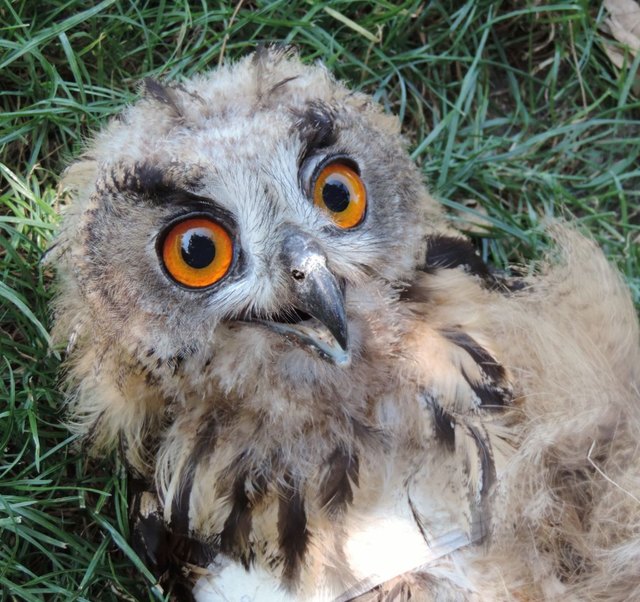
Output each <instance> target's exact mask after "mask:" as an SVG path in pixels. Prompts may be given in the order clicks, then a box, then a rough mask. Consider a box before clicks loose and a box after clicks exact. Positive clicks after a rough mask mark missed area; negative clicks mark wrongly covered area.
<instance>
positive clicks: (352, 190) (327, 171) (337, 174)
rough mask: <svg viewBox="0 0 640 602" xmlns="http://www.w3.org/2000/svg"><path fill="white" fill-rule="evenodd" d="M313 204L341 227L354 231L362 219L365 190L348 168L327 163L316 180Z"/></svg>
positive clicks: (352, 171)
mask: <svg viewBox="0 0 640 602" xmlns="http://www.w3.org/2000/svg"><path fill="white" fill-rule="evenodd" d="M313 202H314V203H315V205H316V206H318V207H320V208H321V209H323V210H324V211H325V212H326V213H328V215H329V217H330V218H331V219H332V220H333V221H334V222H335V224H336V225H337V226H339V227H340V228H353V227H354V226H357V225H358V224H359V223H360V222H361V221H362V220H363V219H364V214H365V211H366V209H367V191H366V190H365V187H364V182H363V181H362V180H361V179H360V176H359V175H358V174H357V173H356V172H355V171H354V170H353V169H352V168H351V167H349V166H348V165H345V164H344V163H338V162H335V163H330V164H329V165H327V166H326V167H324V168H323V169H322V171H321V172H320V175H319V176H318V177H317V179H316V182H315V185H314V188H313Z"/></svg>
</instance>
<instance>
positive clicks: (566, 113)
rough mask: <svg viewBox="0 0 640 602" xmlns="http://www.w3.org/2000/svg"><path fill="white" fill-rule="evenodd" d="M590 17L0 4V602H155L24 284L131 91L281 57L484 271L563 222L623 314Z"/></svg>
mask: <svg viewBox="0 0 640 602" xmlns="http://www.w3.org/2000/svg"><path fill="white" fill-rule="evenodd" d="M592 4H595V3H589V2H587V1H586V0H584V1H578V0H575V1H570V2H557V3H554V4H551V3H540V2H534V1H532V0H531V1H524V0H512V1H507V0H504V1H502V2H500V1H490V0H473V1H472V0H467V1H460V0H457V1H456V0H449V1H444V0H443V1H433V2H421V1H418V0H411V1H408V0H407V1H404V2H396V3H391V2H386V1H384V0H378V1H376V2H346V1H344V0H333V1H330V2H314V1H311V0H286V1H284V0H274V1H271V2H267V1H264V0H257V1H254V2H244V3H240V4H236V3H224V2H216V3H207V2H200V3H196V2H192V3H188V2H186V1H185V0H183V1H182V2H175V3H174V2H165V1H162V0H160V1H158V2H152V1H150V0H149V1H146V2H145V1H143V2H135V1H133V0H128V1H127V0H104V1H103V2H100V3H97V4H95V6H93V7H91V8H87V6H88V4H87V3H84V2H80V1H79V0H48V1H47V2H34V1H33V0H14V1H9V0H2V1H1V2H0V16H1V19H0V23H2V26H1V35H0V103H1V107H2V113H1V114H0V182H1V184H0V274H1V276H0V351H1V356H2V357H1V358H0V400H2V401H3V402H4V403H2V404H0V443H1V445H0V449H1V450H2V458H1V460H0V534H1V539H0V599H2V600H29V601H39V600H65V601H66V600H89V601H96V600H98V601H111V600H160V599H162V595H161V594H160V593H159V592H158V591H157V590H156V589H154V588H153V587H152V586H153V579H152V578H151V576H150V575H149V573H148V572H146V571H145V569H144V567H142V566H141V564H140V562H139V561H138V559H137V558H136V557H135V555H134V554H133V552H132V551H131V550H130V548H129V547H128V545H127V543H126V541H127V530H128V526H127V518H126V479H125V478H124V477H123V475H122V472H121V468H120V467H119V466H118V464H117V460H115V459H112V460H109V459H107V460H105V461H103V462H96V461H91V462H89V461H88V460H87V459H86V458H85V456H84V455H83V454H82V452H81V451H80V450H79V449H78V447H77V445H74V444H73V441H72V438H71V437H70V435H69V434H68V432H67V431H66V430H65V428H64V426H63V425H62V423H61V420H62V418H63V415H64V409H63V398H62V395H61V393H60V392H59V376H58V374H59V362H60V357H59V356H60V355H63V353H62V350H58V351H52V350H51V349H50V347H49V339H48V335H47V331H48V328H49V326H50V323H49V314H48V311H47V302H48V299H49V298H50V295H51V276H52V275H51V273H50V272H49V271H48V270H44V269H43V268H41V266H40V264H39V259H40V257H41V254H42V251H43V249H45V248H46V246H47V243H48V241H49V240H50V238H51V236H52V233H53V232H54V231H55V228H56V221H57V218H56V215H57V204H58V202H59V200H58V197H57V196H56V181H57V174H59V173H60V171H61V170H62V169H63V168H64V166H65V165H66V164H67V163H68V161H69V160H70V158H71V157H73V156H74V155H75V154H77V153H78V152H79V151H80V149H81V148H82V145H83V139H85V137H86V136H88V135H89V133H90V132H91V131H94V130H95V129H97V128H99V127H100V125H101V124H102V123H104V122H105V121H106V120H107V119H108V118H109V116H111V115H113V114H115V113H117V112H118V111H119V110H120V109H121V108H122V107H123V105H125V104H126V103H127V102H129V101H131V100H132V99H134V98H135V96H136V90H137V87H136V82H138V81H139V80H140V79H141V78H142V77H144V76H146V75H153V76H156V77H160V78H168V79H176V78H180V77H183V76H187V75H190V74H192V73H196V72H198V71H201V70H203V69H206V68H209V67H212V66H215V65H217V64H218V63H219V61H220V60H221V58H223V57H224V58H225V59H227V58H233V57H237V56H241V55H243V54H245V53H247V52H248V51H250V50H251V49H252V48H254V47H255V46H256V44H258V43H261V42H269V41H284V42H290V43H294V44H296V45H297V46H298V47H299V48H300V51H301V54H302V56H303V57H304V58H305V60H308V61H313V60H316V59H322V60H323V61H324V62H325V63H327V65H328V66H329V67H330V68H331V69H332V70H333V71H334V72H335V73H336V74H337V75H338V76H339V77H340V78H343V79H345V80H347V81H349V82H350V83H351V84H352V85H353V86H355V87H357V88H360V89H363V90H366V91H367V92H369V93H370V94H372V95H373V96H374V97H375V98H376V99H377V100H378V101H379V102H380V103H382V104H383V105H384V106H385V108H386V109H387V110H388V111H391V112H394V113H396V114H398V115H399V116H400V119H401V121H402V125H403V130H404V132H405V134H406V136H407V139H408V140H409V142H410V145H411V149H412V153H413V157H414V158H415V160H416V161H417V162H418V163H419V164H420V165H421V166H422V168H423V170H424V174H425V177H426V178H427V180H428V181H429V183H430V186H431V189H432V191H433V193H434V194H435V195H436V197H437V198H439V199H440V200H441V201H442V203H443V204H444V205H445V206H446V207H447V208H448V210H450V211H451V214H452V216H453V218H454V219H456V220H457V221H458V222H459V223H460V225H461V226H462V227H464V228H470V229H472V230H473V221H474V220H475V219H476V218H477V217H478V216H479V215H480V216H483V219H485V220H488V221H489V222H490V224H491V225H492V228H491V229H490V230H489V231H485V232H484V233H483V235H482V236H481V237H479V236H478V235H477V234H476V238H477V240H478V246H479V248H480V249H481V251H482V253H483V255H484V256H485V258H486V259H488V260H490V261H492V262H493V263H494V264H496V265H498V266H504V265H506V264H507V263H508V262H511V261H516V262H530V261H532V260H535V259H536V258H538V257H540V254H541V252H542V250H543V249H544V242H545V238H544V233H543V231H542V227H541V224H542V222H543V220H544V218H545V217H549V216H564V217H571V218H572V219H575V220H576V221H577V222H579V224H580V225H581V227H583V228H584V229H585V230H587V231H589V232H590V233H591V235H592V236H593V237H594V238H595V239H596V240H597V241H598V242H599V243H600V244H601V245H602V246H603V248H604V249H605V252H606V253H607V255H608V256H609V257H610V258H611V260H612V261H613V262H615V263H616V264H617V265H618V266H619V268H620V269H621V271H622V272H623V274H624V276H625V278H626V279H627V281H628V283H629V286H630V287H631V290H632V293H633V295H634V299H635V301H636V303H639V302H640V268H639V266H640V251H639V247H640V245H639V244H638V242H640V198H639V197H640V167H639V166H640V121H639V117H640V101H639V100H638V97H637V96H636V95H634V85H635V83H636V81H635V72H636V69H637V67H638V63H639V62H640V56H638V57H636V58H633V57H632V56H631V55H629V63H631V68H630V69H626V68H625V69H623V70H621V71H618V70H616V69H615V68H613V67H612V65H611V63H610V62H609V60H608V58H607V56H606V54H605V52H604V51H603V43H604V42H605V41H606V39H605V38H604V37H603V34H602V33H600V31H599V28H598V26H599V24H601V23H602V22H603V19H604V17H605V15H604V14H603V13H602V12H601V11H600V10H599V9H598V8H597V7H593V6H592ZM469 199H471V200H474V201H476V202H479V206H478V207H479V211H480V213H478V209H469V208H468V205H470V204H471V206H473V203H469V202H468V200H469ZM484 212H486V216H484Z"/></svg>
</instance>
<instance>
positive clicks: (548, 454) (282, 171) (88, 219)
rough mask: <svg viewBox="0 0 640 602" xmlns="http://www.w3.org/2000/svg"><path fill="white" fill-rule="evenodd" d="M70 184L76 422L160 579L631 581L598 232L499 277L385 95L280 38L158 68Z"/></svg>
mask: <svg viewBox="0 0 640 602" xmlns="http://www.w3.org/2000/svg"><path fill="white" fill-rule="evenodd" d="M65 182H66V184H67V186H68V188H69V189H70V190H71V195H72V197H73V203H72V204H71V205H70V206H69V207H68V209H67V212H66V215H65V219H64V222H63V227H62V230H61V233H60V235H59V237H58V242H57V245H56V247H55V251H54V253H53V254H52V255H53V257H55V260H56V262H57V267H58V274H59V294H58V297H57V300H56V304H55V313H56V336H57V337H58V339H59V340H67V341H69V383H70V396H69V397H70V412H71V417H72V418H71V424H72V426H73V428H75V429H76V430H78V431H79V432H81V433H82V434H83V435H84V437H85V441H86V442H87V445H89V446H90V447H91V449H93V450H105V449H114V448H119V449H120V453H121V454H122V457H123V459H124V461H125V463H126V465H127V467H128V469H129V471H130V474H131V477H132V481H133V482H134V483H135V484H136V488H137V489H138V492H137V494H136V499H135V500H134V501H133V502H132V514H133V533H134V539H135V541H134V545H135V546H136V549H137V550H138V552H139V554H140V555H141V556H142V557H143V559H144V560H145V562H146V563H147V564H148V565H149V566H150V567H151V568H152V569H153V570H155V571H156V572H157V574H158V575H159V577H161V578H162V579H166V578H167V574H168V573H169V572H170V571H171V567H172V566H174V567H175V566H178V567H180V569H179V570H178V571H177V573H178V576H179V578H180V579H182V583H181V584H179V585H175V584H174V586H173V587H174V588H175V589H174V592H176V593H175V596H176V597H177V599H186V596H191V595H192V594H193V595H195V596H196V598H197V599H198V600H217V599H228V600H236V599H241V598H242V599H245V598H243V596H245V597H246V596H248V597H249V599H256V600H317V601H321V600H350V599H353V600H383V599H389V600H395V599H397V600H404V599H412V600H416V599H417V600H423V599H424V600H476V599H477V600H489V599H490V600H522V599H527V600H533V599H557V596H563V597H565V598H564V599H570V598H569V596H571V595H576V596H577V597H578V599H579V598H580V597H589V596H591V595H592V594H593V595H595V594H594V592H595V593H597V594H598V595H600V594H602V596H604V597H602V598H601V599H612V600H614V599H624V598H616V597H615V595H622V594H624V595H625V596H627V597H628V596H632V594H633V593H634V592H636V590H638V587H639V586H638V583H637V581H634V580H633V579H632V578H631V577H630V575H631V573H632V572H633V569H632V568H630V566H631V565H630V564H629V563H628V562H626V560H625V561H623V560H622V558H623V556H622V552H621V551H620V550H622V549H624V550H625V554H626V556H624V558H626V559H627V560H628V559H629V558H631V557H634V555H635V556H640V544H639V543H638V538H637V533H638V524H639V523H638V518H637V517H636V514H637V512H636V510H637V508H636V506H635V500H636V496H635V494H634V493H633V492H634V491H636V492H637V491H638V478H637V475H635V474H634V472H633V470H632V467H633V466H634V465H637V457H638V455H637V449H636V443H635V441H637V440H638V438H637V436H636V435H637V432H636V431H637V430H638V424H639V422H638V411H639V410H638V393H637V382H638V370H639V365H640V362H639V361H638V360H639V357H640V352H639V350H638V331H637V320H636V316H635V313H634V309H633V305H632V303H631V301H630V298H629V295H628V292H627V291H626V289H625V287H624V285H623V284H622V283H621V281H620V279H619V277H618V275H617V274H616V273H615V272H614V271H613V270H612V269H611V268H610V267H609V266H608V264H607V263H606V261H605V259H604V257H603V256H602V254H601V253H600V251H598V250H597V249H596V248H595V246H594V245H593V244H592V243H591V242H589V241H587V240H585V239H583V238H582V237H581V236H579V235H578V234H576V233H575V232H573V231H571V230H569V229H567V228H561V227H556V228H555V229H553V230H552V231H551V233H552V235H553V236H554V237H555V239H556V241H557V245H556V257H555V258H554V260H553V261H549V262H548V263H546V264H545V265H543V266H541V267H540V269H539V270H538V271H537V272H536V273H535V274H534V275H532V276H530V277H521V278H517V279H514V278H505V277H502V276H500V275H497V274H494V273H492V272H491V271H490V270H489V269H488V268H487V267H486V266H485V265H484V264H483V263H482V261H481V260H480V259H479V257H477V255H476V254H475V252H474V249H473V246H472V245H471V243H469V241H467V240H466V239H465V238H464V237H463V236H462V235H461V234H460V233H458V232H456V231H455V229H453V228H452V227H451V226H450V225H449V224H448V223H447V221H446V219H445V217H444V216H443V215H442V213H441V211H440V209H439V207H438V205H437V204H436V203H435V202H434V201H433V199H432V198H431V197H430V196H429V194H428V192H427V191H426V189H425V188H424V186H423V184H422V181H421V176H420V174H419V172H418V170H417V168H416V167H415V166H414V165H413V164H412V162H411V161H410V159H409V157H408V155H407V153H406V151H405V148H404V142H403V141H402V139H401V137H400V136H399V134H398V126H397V123H396V121H395V119H393V118H392V117H389V116H387V115H385V114H384V113H382V111H381V109H380V108H379V107H378V106H377V105H375V103H373V101H372V100H371V99H370V98H369V97H368V96H366V95H363V94H359V93H355V92H352V91H349V90H348V89H347V88H346V87H344V86H343V85H342V84H340V83H338V82H336V81H335V80H334V79H333V78H332V77H331V76H330V75H329V73H328V72H327V71H326V69H325V68H324V67H322V66H321V65H315V66H305V65H303V64H302V63H301V62H300V61H299V60H298V59H297V58H296V57H295V56H293V55H291V53H288V52H284V51H281V50H277V49H271V50H263V51H260V52H258V53H256V54H254V55H252V56H250V57H247V58H246V59H244V60H243V61H241V62H239V63H237V64H235V65H231V66H227V67H223V68H220V69H218V70H217V71H213V72H211V73H208V74H204V75H202V76H199V77H196V78H193V79H191V80H189V81H187V82H184V83H183V84H181V85H173V86H165V85H161V84H159V83H157V82H154V81H151V80H148V81H146V82H145V84H144V86H143V97H142V99H141V100H140V101H138V103H136V104H135V105H133V106H132V107H129V108H128V109H127V110H126V111H125V112H124V113H123V115H122V116H121V117H120V119H119V120H115V121H113V122H111V123H110V124H109V125H108V126H107V127H106V128H105V129H104V130H103V131H102V132H101V133H100V134H98V135H97V137H96V138H95V140H94V141H93V143H92V144H91V146H90V148H89V150H88V151H87V152H86V153H85V155H84V156H83V157H82V158H81V159H80V160H79V161H78V162H77V163H75V164H74V165H72V166H71V167H70V169H69V171H68V172H67V175H66V177H65ZM612 483H614V484H612ZM603 524H606V525H608V526H607V527H605V528H603V527H602V525H603ZM614 569H615V574H616V575H617V577H616V578H615V579H613V578H611V577H610V575H612V574H614ZM185 575H187V578H186V584H185V582H184V581H185V579H184V577H185ZM180 579H178V581H180ZM612 579H613V582H615V584H614V585H613V586H612V583H613V582H612ZM194 584H195V589H194V590H193V591H192V587H193V585H194ZM169 587H171V586H169ZM180 588H182V589H180ZM603 592H604V593H603ZM606 592H609V594H611V592H614V594H615V595H614V594H611V595H610V597H609V598H606V595H609V594H607V593H606Z"/></svg>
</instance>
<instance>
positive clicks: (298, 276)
mask: <svg viewBox="0 0 640 602" xmlns="http://www.w3.org/2000/svg"><path fill="white" fill-rule="evenodd" d="M280 259H281V261H282V263H283V265H284V266H285V267H286V269H287V272H288V277H289V289H290V294H291V297H290V302H291V303H292V305H293V306H294V308H295V310H298V311H302V312H304V313H306V314H309V315H310V316H312V317H313V318H315V320H301V321H299V322H296V323H285V322H275V321H271V320H260V322H261V323H262V324H264V325H266V326H269V328H271V329H272V330H275V331H276V332H279V333H281V334H283V335H284V336H291V335H293V336H294V337H296V338H297V339H298V340H300V341H301V342H302V343H305V344H307V345H311V346H313V347H315V348H316V349H317V350H318V351H320V353H321V354H322V355H323V356H325V357H326V358H327V359H330V360H332V361H333V362H334V363H336V364H338V365H346V364H348V363H349V361H350V353H349V350H348V345H349V336H348V332H347V315H346V312H345V309H344V294H343V292H342V289H341V287H340V285H339V283H338V281H337V279H336V277H335V276H334V275H333V274H332V273H331V271H330V270H329V268H328V267H327V259H326V257H325V255H324V253H323V252H322V249H321V248H320V247H319V245H318V244H317V243H316V242H315V241H314V240H313V239H312V238H310V237H309V236H307V235H306V234H304V233H303V232H301V231H300V230H298V229H297V228H294V227H292V226H289V227H288V228H287V230H286V232H285V238H284V242H283V246H282V252H281V256H280ZM327 331H328V332H327Z"/></svg>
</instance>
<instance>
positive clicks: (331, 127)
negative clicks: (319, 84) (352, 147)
mask: <svg viewBox="0 0 640 602" xmlns="http://www.w3.org/2000/svg"><path fill="white" fill-rule="evenodd" d="M294 115H295V116H296V117H297V119H296V121H295V123H294V124H293V127H292V133H297V134H298V136H299V137H300V139H301V141H302V151H301V152H300V156H299V163H300V164H301V163H302V162H303V161H304V159H305V158H306V157H308V156H309V155H310V154H311V153H312V152H314V151H317V150H320V149H323V148H327V147H328V146H331V145H332V144H335V142H336V140H337V138H338V136H337V132H336V126H335V121H336V114H335V111H334V110H333V109H332V108H331V107H329V106H328V105H327V104H325V103H321V102H311V103H309V104H308V105H307V108H306V109H305V110H304V111H298V112H296V111H294Z"/></svg>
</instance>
